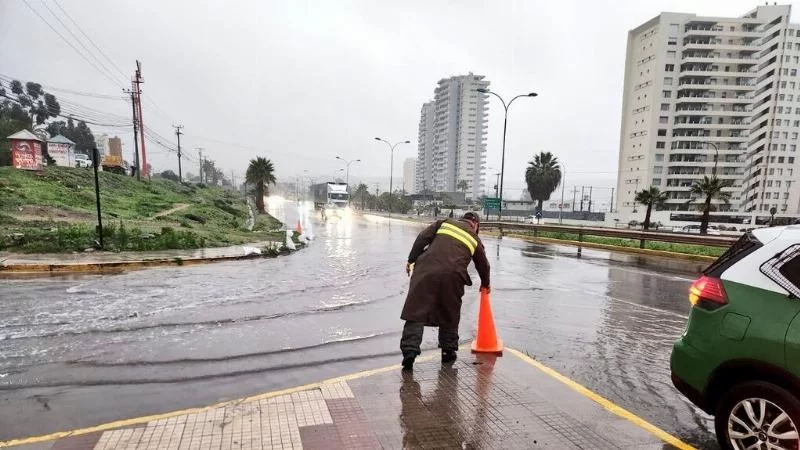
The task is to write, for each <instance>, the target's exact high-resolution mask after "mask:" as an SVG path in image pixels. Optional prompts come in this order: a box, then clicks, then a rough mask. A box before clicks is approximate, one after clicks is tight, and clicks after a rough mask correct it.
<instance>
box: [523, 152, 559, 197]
mask: <svg viewBox="0 0 800 450" xmlns="http://www.w3.org/2000/svg"><path fill="white" fill-rule="evenodd" d="M559 183H561V166H560V165H559V163H558V158H556V157H555V156H553V154H552V153H550V152H541V153H539V154H538V155H535V156H534V157H533V161H530V162H528V168H527V169H525V184H527V185H528V192H529V193H530V194H531V198H532V199H533V200H534V201H535V202H536V211H537V212H538V211H541V210H542V202H544V201H545V200H550V195H551V194H552V193H553V192H554V191H555V190H556V188H557V187H558V185H559Z"/></svg>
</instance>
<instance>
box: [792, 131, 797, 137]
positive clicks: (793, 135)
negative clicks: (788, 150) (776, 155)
mask: <svg viewBox="0 0 800 450" xmlns="http://www.w3.org/2000/svg"><path fill="white" fill-rule="evenodd" d="M792 139H797V132H796V131H795V132H794V133H792Z"/></svg>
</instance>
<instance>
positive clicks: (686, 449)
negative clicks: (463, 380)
mask: <svg viewBox="0 0 800 450" xmlns="http://www.w3.org/2000/svg"><path fill="white" fill-rule="evenodd" d="M467 347H468V346H462V348H461V349H462V350H464V349H466V348H467ZM506 350H507V351H509V352H510V353H511V354H513V355H514V356H516V357H518V358H520V359H521V360H522V361H524V362H526V363H528V364H530V365H531V366H533V367H535V368H537V369H539V370H540V371H542V372H544V373H545V374H547V375H549V376H550V377H552V378H554V379H556V380H558V381H560V382H562V383H563V384H565V385H567V386H568V387H570V388H571V389H573V390H574V391H576V392H578V393H579V394H581V395H583V396H584V397H586V398H588V399H590V400H592V401H594V402H595V403H597V404H599V405H600V406H602V407H603V408H605V409H606V410H608V411H609V412H611V413H613V414H615V415H617V416H619V417H621V418H623V419H626V420H628V421H629V422H631V423H633V424H634V425H636V426H638V427H639V428H642V429H643V430H645V431H648V432H649V433H651V434H653V435H654V436H656V437H658V438H659V439H661V440H662V441H664V442H666V443H668V444H670V445H672V446H674V447H676V448H678V449H680V450H695V448H694V447H692V446H691V445H689V444H687V443H685V442H683V441H681V440H680V439H678V438H677V437H675V436H673V435H671V434H669V433H667V432H666V431H664V430H662V429H660V428H658V427H657V426H655V425H653V424H651V423H649V422H647V421H646V420H644V419H642V418H641V417H639V416H637V415H635V414H633V413H631V412H630V411H628V410H626V409H624V408H622V407H621V406H619V405H617V404H615V403H613V402H611V401H610V400H607V399H606V398H604V397H601V396H600V395H598V394H596V393H594V392H592V391H590V390H589V389H587V388H586V387H584V386H582V385H580V384H578V383H577V382H575V381H573V380H571V379H569V378H567V377H565V376H564V375H561V374H560V373H558V372H556V371H555V370H553V369H551V368H549V367H547V366H545V365H544V364H542V363H540V362H539V361H536V360H535V359H533V358H531V357H529V356H527V355H525V354H524V353H521V352H520V351H519V350H515V349H513V348H510V347H506ZM434 357H436V354H435V352H431V354H428V355H425V356H422V357H420V358H417V360H418V361H419V362H423V361H429V360H431V359H434ZM399 368H400V365H398V364H395V365H391V366H386V367H381V368H379V369H371V370H364V371H361V372H356V373H352V374H349V375H343V376H340V377H335V378H330V379H327V380H324V381H320V382H316V383H309V384H304V385H302V386H295V387H292V388H288V389H282V390H278V391H271V392H265V393H263V394H257V395H253V396H250V397H245V398H241V399H237V400H229V401H225V402H219V403H216V404H213V405H209V406H203V407H198V408H188V409H182V410H178V411H171V412H166V413H161V414H152V415H148V416H141V417H133V418H130V419H123V420H117V421H114V422H109V423H104V424H101V425H95V426H92V427H87V428H80V429H77V430H71V431H59V432H55V433H50V434H45V435H41V436H32V437H27V438H20V439H12V440H10V441H0V448H4V447H11V446H15V445H27V444H35V443H38V442H45V441H52V440H56V439H61V438H65V437H69V436H80V435H83V434H89V433H97V432H101V431H108V430H113V429H116V428H122V427H129V426H133V425H141V424H145V423H148V422H153V421H156V420H161V419H168V418H171V417H175V416H182V415H187V414H196V413H200V412H203V411H207V410H210V409H215V408H224V407H226V406H231V405H237V404H240V403H245V402H252V401H258V400H264V399H268V398H273V397H279V396H281V395H287V394H293V393H295V392H300V391H306V390H309V389H317V388H319V387H321V386H323V385H326V384H335V383H340V382H342V381H349V380H355V379H359V378H364V377H369V376H371V375H377V374H381V373H385V372H390V371H393V370H397V369H399Z"/></svg>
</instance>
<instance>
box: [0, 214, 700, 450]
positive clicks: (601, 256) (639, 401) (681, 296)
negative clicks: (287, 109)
mask: <svg viewBox="0 0 800 450" xmlns="http://www.w3.org/2000/svg"><path fill="white" fill-rule="evenodd" d="M283 213H284V216H283V219H284V221H286V222H287V223H293V222H295V221H296V220H297V219H298V215H297V212H296V211H293V210H292V208H287V209H286V210H285V211H284V212H283ZM278 214H279V216H280V213H278ZM300 219H301V220H302V221H303V222H304V223H305V224H306V228H307V230H306V231H307V232H308V233H309V234H313V235H314V236H315V240H314V242H313V243H312V244H311V245H310V246H309V247H308V248H306V249H304V250H302V251H301V252H298V253H296V254H294V255H291V256H289V257H283V258H277V259H261V260H247V261H238V262H223V263H218V264H213V265H208V266H191V267H171V268H160V269H151V270H146V271H138V272H131V273H126V274H120V275H113V276H68V277H64V276H61V277H51V278H46V279H35V280H33V279H27V280H3V281H0V299H2V301H0V440H6V439H11V438H19V437H23V436H33V435H40V434H46V433H50V432H54V431H58V430H68V429H74V428H81V427H86V426H90V425H95V424H98V423H105V422H109V421H113V420H118V419H124V418H129V417H135V416H142V415H149V414H156V413H161V412H167V411H173V410H176V409H183V408H190V407H197V406H203V405H208V404H213V403H216V402H219V401H224V400H229V399H233V398H239V397H242V396H247V395H254V394H257V393H261V392H266V391H272V390H276V389H284V388H288V387H292V386H297V385H301V384H306V383H310V382H315V381H319V380H323V379H327V378H330V377H336V376H340V375H343V374H347V373H351V372H354V371H358V370H366V369H371V368H375V367H381V366H385V365H388V364H395V363H397V362H398V361H397V360H398V352H399V351H398V341H399V337H400V334H399V332H400V329H401V327H402V323H401V321H400V319H399V317H398V316H399V312H400V309H401V307H402V303H403V300H404V296H405V293H406V291H407V286H408V279H407V278H406V276H405V273H404V270H403V268H404V261H405V257H406V255H407V253H408V250H409V248H410V246H411V243H412V242H413V239H414V237H415V236H416V234H417V233H418V232H419V230H420V225H417V224H410V223H403V222H399V221H394V220H389V219H384V218H370V217H367V218H342V219H329V220H328V221H327V222H324V223H323V222H319V221H318V220H316V219H313V218H312V217H311V215H308V216H304V215H303V214H302V213H301V215H300ZM484 242H485V245H486V247H487V251H488V253H489V255H490V258H491V259H490V262H491V263H492V270H493V292H492V305H493V310H494V313H495V320H496V322H497V328H498V331H499V333H500V335H501V338H502V339H503V340H504V341H505V342H506V344H507V345H509V346H511V347H515V348H518V349H519V350H521V351H523V352H525V353H527V354H529V355H531V356H532V357H535V358H536V359H538V360H540V361H542V362H543V363H545V364H546V365H548V366H550V367H552V368H553V369H555V370H557V371H559V372H561V373H562V374H564V375H566V376H568V377H570V378H571V379H573V380H575V381H577V382H578V383H581V384H583V385H584V386H586V387H587V388H589V389H591V390H593V391H595V392H597V393H598V394H600V395H602V396H604V397H606V398H608V399H609V400H611V401H613V402H615V403H617V404H619V405H620V406H622V407H624V408H626V409H628V410H630V411H631V412H633V413H634V414H637V415H638V416H641V417H642V418H644V419H645V420H647V421H649V422H651V423H653V424H654V425H656V426H658V427H660V428H662V429H664V430H665V431H667V432H670V433H672V434H675V435H676V436H678V437H679V438H681V439H683V440H685V441H687V442H689V443H692V444H694V445H696V446H698V447H701V448H714V446H715V444H714V436H713V433H712V431H710V430H711V429H712V424H711V422H710V419H709V418H708V417H707V416H705V415H704V414H702V413H700V412H698V411H697V410H696V409H695V408H694V407H692V406H691V405H690V404H689V403H688V402H687V401H686V400H684V399H683V398H682V397H681V396H680V395H679V394H678V393H677V392H676V391H675V389H674V388H673V387H672V385H671V382H670V378H669V352H670V349H671V344H672V342H673V341H674V340H675V339H676V338H677V337H678V336H679V335H680V334H681V332H682V331H683V327H684V325H685V321H686V316H687V313H688V309H689V303H688V300H687V289H688V286H689V284H690V283H691V281H692V279H693V277H694V274H693V271H696V269H697V267H696V265H695V264H692V263H686V262H681V261H671V260H665V259H656V258H649V257H642V256H630V255H624V254H612V253H609V252H603V251H595V250H588V249H584V251H583V256H582V258H580V259H578V258H577V257H576V254H575V253H576V252H575V249H574V248H571V247H561V246H550V245H534V244H530V243H526V242H522V241H519V240H514V239H508V238H506V239H503V240H498V239H496V238H491V237H487V238H486V239H485V240H484ZM473 278H474V279H477V275H474V276H473ZM477 300H478V293H477V288H476V287H473V288H472V289H469V288H468V289H467V294H466V296H465V298H464V306H463V310H462V324H461V340H462V341H463V342H469V341H470V340H472V338H473V337H474V325H475V316H476V311H477ZM435 336H436V334H435V333H434V332H432V331H426V335H425V341H424V343H423V346H424V347H425V348H428V349H432V348H435V347H436V342H435ZM108 399H113V400H114V401H113V402H109V400H108Z"/></svg>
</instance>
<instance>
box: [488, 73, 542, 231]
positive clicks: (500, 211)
mask: <svg viewBox="0 0 800 450" xmlns="http://www.w3.org/2000/svg"><path fill="white" fill-rule="evenodd" d="M477 91H478V92H480V93H482V94H492V95H494V96H495V97H497V98H498V99H500V102H501V103H502V104H503V109H504V110H505V114H504V116H503V153H502V156H501V158H500V194H499V195H500V209H498V211H497V220H498V222H499V221H501V220H502V217H503V181H504V179H505V168H506V130H507V129H508V108H509V107H510V106H511V104H512V103H514V100H516V99H518V98H520V97H536V96H537V95H538V94H537V93H536V92H531V93H529V94H520V95H517V96H516V97H514V98H512V99H511V101H510V102H508V104H506V102H505V100H503V97H500V96H499V95H498V94H496V93H494V92H492V91H490V90H489V89H484V88H479V89H477Z"/></svg>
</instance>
